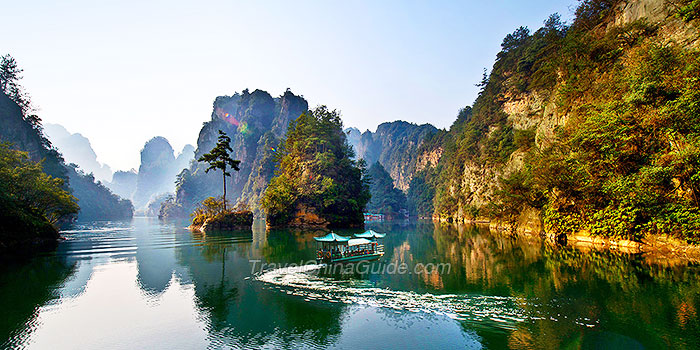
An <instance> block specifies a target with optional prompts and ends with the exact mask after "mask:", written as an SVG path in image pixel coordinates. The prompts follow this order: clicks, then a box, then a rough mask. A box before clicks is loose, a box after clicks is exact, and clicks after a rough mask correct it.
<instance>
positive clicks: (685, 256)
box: [432, 218, 700, 265]
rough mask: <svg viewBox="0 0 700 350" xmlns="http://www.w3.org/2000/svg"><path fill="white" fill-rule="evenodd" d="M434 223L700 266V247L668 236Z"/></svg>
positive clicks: (471, 222) (478, 222) (469, 222)
mask: <svg viewBox="0 0 700 350" xmlns="http://www.w3.org/2000/svg"><path fill="white" fill-rule="evenodd" d="M432 221H433V222H434V223H436V224H451V225H461V224H467V225H477V226H483V227H488V228H489V229H490V230H491V231H497V232H499V233H501V234H507V235H519V236H527V237H537V238H540V239H543V240H544V241H546V242H547V243H550V244H555V245H560V246H561V245H564V246H570V247H573V248H576V249H579V250H582V251H590V250H597V251H601V250H607V251H612V252H619V253H624V254H632V255H641V256H643V257H644V258H645V260H647V261H648V262H653V263H657V264H662V265H676V264H682V263H689V262H690V263H698V264H700V245H696V244H690V243H686V242H684V241H682V240H680V239H677V238H674V237H669V236H666V235H654V236H649V237H644V238H642V239H641V240H639V241H634V240H629V239H615V238H605V237H599V236H593V235H591V234H589V233H587V232H584V231H581V232H578V233H576V234H569V235H566V236H563V237H557V236H556V235H555V234H553V233H546V232H545V231H544V230H542V229H541V226H539V225H536V226H538V227H536V228H535V229H533V227H532V226H529V225H524V227H523V226H519V227H518V228H517V229H515V230H513V229H512V228H511V227H510V226H508V225H504V224H503V223H501V222H498V221H490V220H483V219H481V220H464V221H462V222H459V223H456V222H451V223H448V222H446V221H442V220H439V219H435V218H433V220H432Z"/></svg>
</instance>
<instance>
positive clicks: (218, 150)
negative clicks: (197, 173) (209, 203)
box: [197, 130, 241, 211]
mask: <svg viewBox="0 0 700 350" xmlns="http://www.w3.org/2000/svg"><path fill="white" fill-rule="evenodd" d="M229 152H233V149H232V148H231V138H230V137H228V136H227V135H226V133H225V132H223V131H221V130H219V141H218V142H217V143H216V146H215V147H214V148H213V149H212V150H211V151H210V152H209V153H206V154H204V155H202V156H201V157H199V159H197V161H199V162H207V163H209V167H208V168H207V170H205V172H207V173H208V172H209V170H212V169H219V170H221V172H222V176H223V182H224V195H223V197H222V199H223V202H224V211H226V176H231V173H229V172H227V171H226V170H227V169H228V167H231V169H233V170H235V171H239V170H240V168H239V167H238V165H239V164H241V161H240V160H235V159H233V158H231V155H230V154H229Z"/></svg>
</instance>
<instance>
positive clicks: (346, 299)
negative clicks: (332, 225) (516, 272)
mask: <svg viewBox="0 0 700 350" xmlns="http://www.w3.org/2000/svg"><path fill="white" fill-rule="evenodd" d="M325 266H326V265H325V264H318V265H303V266H294V267H285V268H279V269H274V270H270V271H265V272H263V273H261V274H259V275H257V276H256V277H255V279H256V280H258V281H261V282H264V283H266V284H268V285H269V286H271V287H272V288H274V289H277V290H280V291H282V292H284V293H286V294H289V295H295V296H299V297H303V298H304V300H306V301H313V300H319V301H326V302H332V303H345V304H355V305H366V306H371V307H376V308H385V309H393V310H395V311H396V312H397V313H402V312H414V313H427V314H434V315H444V316H447V317H450V318H452V319H455V320H460V321H466V322H470V323H474V324H482V325H483V324H484V323H489V324H492V325H496V326H497V327H500V328H506V329H515V327H516V324H518V323H521V322H527V321H536V320H541V319H547V320H551V321H560V320H561V321H564V320H567V319H568V320H570V321H573V322H575V323H576V324H578V325H580V326H586V327H595V326H596V325H597V323H598V321H597V320H590V319H588V318H578V317H568V316H566V315H562V314H557V315H556V317H553V316H550V315H549V313H550V312H546V311H545V310H543V309H542V308H541V307H540V306H541V305H538V304H537V303H533V302H528V301H525V300H523V299H522V298H515V297H510V296H488V295H469V294H431V293H424V294H421V293H416V292H412V291H398V290H390V289H386V288H378V287H374V286H373V285H372V284H371V283H370V282H369V281H358V280H348V281H341V280H336V279H333V278H329V277H322V276H318V275H316V274H314V272H317V271H319V270H321V269H322V268H323V267H325Z"/></svg>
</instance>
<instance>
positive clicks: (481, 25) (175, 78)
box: [0, 0, 576, 170]
mask: <svg viewBox="0 0 700 350" xmlns="http://www.w3.org/2000/svg"><path fill="white" fill-rule="evenodd" d="M575 6H576V1H575V0H564V1H545V0H535V1H490V2H485V1H454V2H448V1H344V2H335V1H245V2H243V1H173V0H171V1H144V0H142V1H125V0H119V1H96V0H85V1H32V0H22V1H13V2H7V1H4V2H3V4H2V5H1V8H2V11H1V12H0V30H1V31H2V33H4V34H3V35H2V39H0V54H4V53H10V54H12V55H13V56H14V57H15V58H16V59H17V60H18V62H19V64H20V65H21V67H22V68H24V70H25V72H24V77H25V78H24V81H23V84H24V86H25V87H26V89H27V90H28V91H29V93H30V94H31V95H32V98H33V100H34V102H35V104H36V105H38V106H39V107H40V111H39V115H40V116H41V117H42V118H43V119H44V121H45V122H50V123H58V124H62V125H64V126H65V127H66V128H67V129H68V130H69V131H71V132H80V133H82V134H83V135H84V136H86V137H88V138H89V139H90V141H91V142H92V145H93V148H94V149H95V151H96V152H97V155H98V160H99V161H101V162H104V163H107V164H109V165H110V166H111V167H112V169H115V170H116V169H129V168H132V167H133V168H138V162H139V150H140V149H141V147H142V146H143V144H144V142H146V141H147V140H148V139H150V138H151V137H153V136H157V135H160V136H165V137H166V138H168V140H170V142H171V143H172V145H173V148H175V149H176V150H178V151H179V150H180V149H181V148H182V147H183V146H184V145H185V144H186V143H191V144H195V142H196V140H197V135H198V133H199V129H200V127H201V125H202V122H204V121H206V120H209V118H210V114H211V104H212V101H213V100H214V98H215V97H216V96H218V95H230V94H233V93H234V92H236V91H241V90H243V89H245V88H249V89H250V90H251V91H252V90H254V89H262V90H266V91H268V92H269V93H270V94H272V95H273V96H278V95H281V94H282V93H283V92H284V90H285V89H286V88H288V87H289V88H291V89H292V91H293V92H294V93H296V94H301V95H303V96H304V97H305V98H306V99H307V100H308V101H309V103H310V105H311V106H315V105H318V104H325V105H328V106H329V107H331V108H337V109H339V110H341V111H342V114H343V120H344V122H345V125H346V126H354V127H358V128H359V129H361V130H363V131H364V130H365V129H370V130H374V129H375V128H376V126H377V125H378V124H379V123H381V122H384V121H393V120H397V119H402V120H407V121H411V122H415V123H426V122H429V123H432V124H434V125H436V126H438V127H441V128H446V127H449V125H450V124H451V123H452V122H453V121H454V119H455V117H456V114H457V111H458V110H459V109H460V108H461V107H464V106H466V105H471V103H472V102H473V101H474V98H475V97H476V94H477V91H478V88H477V87H475V86H474V84H475V83H477V82H478V81H479V80H480V79H481V75H482V71H483V68H489V69H490V67H491V65H492V64H493V60H494V58H495V55H496V53H497V52H498V51H499V50H500V43H501V41H502V39H503V37H504V36H505V35H506V34H507V33H510V32H512V31H513V30H515V29H516V28H517V27H518V26H521V25H524V26H528V27H530V29H532V30H535V29H537V28H539V27H540V26H541V25H542V22H543V21H544V20H545V19H546V18H547V17H548V16H549V15H550V14H552V13H554V12H558V13H560V14H561V15H562V18H563V19H564V20H567V21H570V19H571V18H572V12H573V10H574V8H575Z"/></svg>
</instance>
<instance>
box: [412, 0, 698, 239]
mask: <svg viewBox="0 0 700 350" xmlns="http://www.w3.org/2000/svg"><path fill="white" fill-rule="evenodd" d="M698 14H700V6H699V5H697V4H696V2H691V1H675V2H668V1H663V0H637V1H604V0H586V1H582V2H581V3H580V5H579V7H578V9H577V10H576V19H575V20H574V22H573V23H572V24H569V25H565V24H562V23H561V22H560V21H559V19H558V17H557V16H552V17H550V18H549V19H548V20H547V21H546V22H545V25H544V27H542V28H540V29H539V30H537V31H535V32H534V33H531V32H530V31H529V30H528V29H527V28H522V27H521V28H519V29H518V30H516V31H515V32H514V33H512V34H509V35H508V36H506V38H505V39H504V40H503V43H502V51H501V52H500V53H499V54H498V56H497V58H496V63H495V64H494V66H493V68H492V71H491V72H490V74H489V75H488V77H487V79H485V81H484V82H482V84H481V87H482V91H481V93H480V95H479V97H478V98H477V100H476V102H475V103H474V105H473V106H471V107H467V108H465V109H464V110H463V111H462V112H460V114H459V116H458V118H457V121H455V123H454V124H453V125H452V127H451V128H450V130H449V131H448V132H447V133H445V134H444V135H441V136H440V137H435V138H433V139H432V140H431V141H427V143H428V144H427V145H424V146H423V149H422V150H421V153H422V154H421V155H419V156H418V159H419V162H418V164H420V165H419V168H421V169H420V170H419V172H418V174H417V177H418V178H420V180H421V181H417V182H416V186H415V187H416V191H414V192H418V193H419V194H422V193H429V192H430V191H433V194H432V201H431V202H432V203H431V204H432V205H434V210H433V216H434V218H436V219H439V220H448V221H465V220H491V221H492V222H494V223H496V224H497V225H500V226H506V227H511V228H514V229H518V230H525V231H533V232H543V231H547V232H555V233H562V232H563V233H567V232H577V231H587V232H592V233H594V234H600V235H607V236H614V237H624V238H634V237H638V236H637V235H640V234H648V233H664V234H677V235H680V236H683V237H685V238H689V237H690V239H694V238H692V237H694V236H693V235H692V234H690V233H689V232H692V231H694V229H693V228H692V227H695V226H693V225H696V224H697V222H698V220H697V218H698V217H700V216H698V215H699V214H698V213H699V211H698V205H697V204H698V203H697V201H696V200H695V199H694V197H693V196H694V195H695V192H696V190H695V189H694V186H695V185H693V182H692V181H693V180H690V178H689V177H688V176H690V175H689V174H691V173H695V170H691V169H695V166H696V165H695V163H694V162H695V161H693V160H691V158H688V157H689V156H688V155H689V154H695V150H696V146H695V144H694V141H691V140H694V139H695V137H696V136H695V135H696V134H695V133H696V131H695V127H692V126H691V125H694V124H696V123H698V121H700V119H699V118H700V116H699V115H698V113H697V109H694V107H692V106H694V104H693V103H692V101H693V100H694V99H695V97H694V96H697V94H696V93H695V92H693V91H694V90H695V89H696V88H697V86H696V85H697V79H696V78H692V77H693V76H694V75H695V74H696V71H697V61H696V59H695V58H696V57H698V56H697V54H698V50H697V49H698V43H699V39H700V36H699V31H698V19H697V17H698ZM672 135H673V136H672ZM681 154H685V156H681ZM435 158H438V159H439V160H438V161H437V164H436V162H435V161H434V160H435ZM692 159H694V158H692ZM682 169H684V170H682ZM652 174H653V175H652ZM661 174H664V175H661ZM412 187H413V186H412ZM418 188H420V189H421V190H420V191H418V190H417V189H418ZM412 189H413V188H412ZM410 192H411V191H410V190H409V199H410V198H411V195H410V194H411V193H410ZM651 208H654V209H651ZM680 217H683V218H684V219H682V220H681V219H679V218H680ZM691 236H692V237H691Z"/></svg>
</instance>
